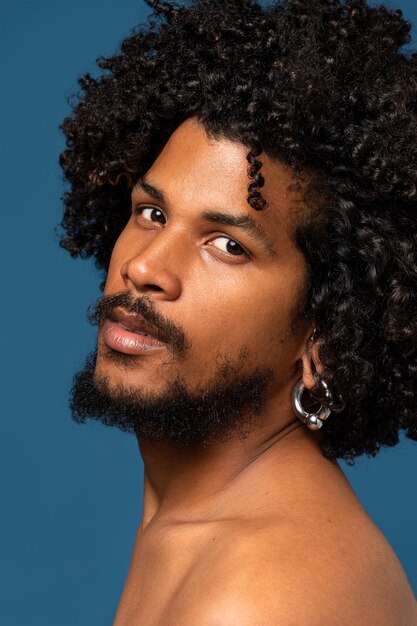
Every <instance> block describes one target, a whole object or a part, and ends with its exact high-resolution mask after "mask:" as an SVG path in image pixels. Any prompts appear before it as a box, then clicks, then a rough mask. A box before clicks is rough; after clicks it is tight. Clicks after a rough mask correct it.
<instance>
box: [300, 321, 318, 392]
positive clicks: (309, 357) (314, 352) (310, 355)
mask: <svg viewBox="0 0 417 626" xmlns="http://www.w3.org/2000/svg"><path fill="white" fill-rule="evenodd" d="M311 334H312V333H310V336H309V338H308V339H307V343H306V349H305V351H304V353H303V355H302V356H301V361H302V364H303V382H304V385H305V386H306V387H307V389H312V388H313V387H315V386H316V385H317V379H318V376H319V375H320V374H322V373H323V372H324V366H323V364H322V362H321V361H320V359H319V355H318V348H319V342H318V341H317V340H314V339H313V340H312V339H311Z"/></svg>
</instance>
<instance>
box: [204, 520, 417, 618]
mask: <svg viewBox="0 0 417 626" xmlns="http://www.w3.org/2000/svg"><path fill="white" fill-rule="evenodd" d="M360 526H361V524H359V525H358V526H357V527H356V528H355V527H353V528H350V527H349V525H347V526H344V525H343V524H342V525H340V524H337V523H336V524H331V523H330V522H328V524H327V527H326V525H325V518H323V519H321V520H317V519H314V518H312V519H311V524H310V525H309V526H305V525H304V524H297V523H290V524H278V525H277V524H275V525H270V524H265V525H262V524H259V525H258V527H256V528H252V529H251V532H250V533H242V534H241V535H240V536H239V535H238V534H237V533H232V535H233V536H231V537H230V540H231V541H230V544H229V547H228V549H226V550H224V558H223V560H222V561H221V562H220V563H219V567H218V569H217V572H216V578H217V582H216V583H214V581H213V582H212V583H211V584H210V583H209V581H207V583H208V584H207V586H206V587H205V589H206V590H208V589H210V592H208V593H207V591H206V593H205V598H204V601H203V602H202V603H199V607H200V609H199V613H200V610H201V614H200V615H198V623H199V624H200V625H201V626H229V625H230V626H238V625H239V626H271V625H272V624H279V625H280V626H303V625H305V626H316V625H317V626H319V625H320V626H323V624H328V625H330V624H331V626H351V625H352V624H357V625H358V626H360V625H363V626H417V603H416V600H415V598H414V594H413V592H412V590H411V587H410V585H409V583H408V580H407V578H406V575H405V573H404V570H403V569H402V567H401V564H400V563H399V561H398V559H397V557H396V555H395V553H394V551H393V550H392V548H391V547H390V546H389V544H388V542H387V541H386V539H385V538H384V537H383V535H382V534H381V533H380V532H379V531H378V529H377V528H376V527H375V526H374V527H372V524H370V525H366V524H365V525H364V526H363V527H362V528H360Z"/></svg>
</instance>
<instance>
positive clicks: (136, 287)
mask: <svg viewBox="0 0 417 626" xmlns="http://www.w3.org/2000/svg"><path fill="white" fill-rule="evenodd" d="M167 235H168V234H167V231H166V230H165V231H163V232H161V233H159V234H158V235H157V236H155V237H154V238H153V239H152V241H151V242H149V243H148V244H147V245H146V247H145V248H143V249H141V250H140V251H137V252H134V254H133V255H132V256H131V257H130V258H129V259H128V260H127V261H125V262H124V263H123V265H122V267H121V270H120V273H121V275H122V278H123V281H124V283H125V284H126V286H127V287H128V289H129V290H131V291H135V292H136V293H137V294H138V295H144V294H148V295H149V294H152V296H153V297H154V298H155V297H156V298H157V299H161V300H176V299H177V298H179V296H180V295H181V280H180V277H179V275H178V272H177V271H176V268H177V267H178V266H179V264H178V261H179V259H178V254H180V250H181V246H180V242H179V241H176V242H175V241H174V240H173V239H172V237H170V236H169V235H168V236H167ZM179 246H180V247H179ZM182 247H183V246H182Z"/></svg>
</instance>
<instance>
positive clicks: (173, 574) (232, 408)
mask: <svg viewBox="0 0 417 626" xmlns="http://www.w3.org/2000/svg"><path fill="white" fill-rule="evenodd" d="M149 4H151V5H152V6H154V8H155V10H156V11H157V12H160V13H163V14H164V16H165V19H166V21H167V23H168V24H169V27H165V26H164V25H162V26H161V25H160V24H158V23H157V22H156V21H155V22H154V23H153V24H151V25H150V26H149V27H148V29H149V30H146V31H145V30H143V31H140V32H137V33H136V34H135V35H133V36H132V38H130V39H128V40H127V41H125V42H124V44H123V48H122V49H123V53H122V54H121V55H120V56H118V57H114V58H113V59H110V60H107V61H104V62H103V63H102V65H103V67H105V68H106V69H108V70H110V78H109V74H107V75H106V77H104V78H102V79H101V80H99V81H94V80H93V79H91V78H90V77H85V78H84V79H83V87H84V90H85V93H84V96H83V98H82V100H81V102H80V104H79V106H78V108H77V109H76V110H75V112H74V115H73V117H72V118H71V119H67V120H66V121H65V122H64V125H63V127H64V130H65V132H66V134H67V137H68V150H67V151H66V152H65V153H64V154H63V155H62V165H63V168H64V171H65V173H66V175H67V177H68V179H69V181H70V183H71V191H70V192H69V193H68V194H67V196H66V197H65V202H66V214H65V217H64V221H63V226H64V228H65V229H66V234H65V236H64V237H63V240H62V243H63V245H64V246H65V247H66V248H67V249H69V250H70V252H71V253H72V254H73V255H76V254H84V255H92V254H94V255H95V257H96V260H97V264H98V266H99V267H101V268H103V269H104V270H105V275H106V282H105V288H104V294H103V298H102V299H100V300H99V302H98V303H97V304H96V306H95V307H94V309H93V310H92V311H91V319H92V321H94V322H97V324H98V349H97V352H95V353H94V354H93V355H91V356H90V357H89V358H88V360H87V362H86V366H85V368H84V370H83V371H82V372H80V373H79V374H77V376H76V378H75V382H74V386H73V390H72V399H71V405H72V410H73V416H74V418H75V419H76V420H77V421H79V422H82V421H85V420H86V419H87V418H94V419H99V420H101V421H103V422H104V423H105V424H108V425H113V426H117V427H119V428H122V429H123V430H126V431H130V432H133V433H135V434H136V436H137V438H138V444H139V450H140V454H141V456H142V458H143V461H144V467H145V481H144V501H143V518H142V521H141V524H140V526H139V529H138V533H137V538H136V542H135V546H134V549H133V556H132V562H131V566H130V570H129V573H128V577H127V580H126V584H125V588H124V591H123V594H122V598H121V600H120V604H119V607H118V611H117V614H116V617H115V621H114V625H115V626H139V625H140V626H177V625H180V626H197V625H198V626H255V625H257V626H258V625H259V626H271V625H280V626H290V625H291V626H299V625H305V626H315V625H317V626H319V625H320V626H323V625H328V626H351V625H352V624H355V625H363V626H416V625H417V603H416V600H415V598H414V595H413V592H412V590H411V588H410V585H409V583H408V581H407V578H406V575H405V573H404V571H403V569H402V567H401V565H400V563H399V561H398V559H397V557H396V556H395V554H394V552H393V550H392V548H391V547H390V546H389V544H388V542H387V541H386V539H385V538H384V536H383V535H382V533H381V532H380V531H379V530H378V528H377V527H376V526H375V525H374V523H373V522H372V520H371V519H370V518H369V516H368V515H367V514H366V512H365V510H364V509H363V507H362V506H361V504H360V502H359V501H358V499H357V498H356V496H355V494H354V492H353V491H352V489H351V487H350V485H349V483H348V482H347V480H346V478H345V476H344V474H343V472H342V471H341V469H340V467H339V465H338V463H337V458H338V457H339V458H346V459H353V458H354V457H355V456H358V455H360V454H363V453H367V454H372V453H374V454H375V453H376V452H377V451H378V448H379V447H380V446H381V445H393V444H394V443H395V442H396V441H395V437H396V434H397V433H398V429H399V428H400V427H402V428H405V427H408V428H409V432H410V433H411V431H412V429H413V428H414V433H415V427H416V415H415V413H414V414H412V413H411V409H410V407H411V406H412V403H411V402H410V403H409V404H407V401H408V400H409V397H410V396H411V395H412V393H414V389H413V388H412V385H411V377H407V376H409V375H408V371H411V369H412V367H414V368H415V364H416V342H417V337H416V329H415V327H411V326H410V325H409V319H411V313H412V311H413V310H414V309H412V306H413V302H412V301H411V300H412V298H406V297H405V294H406V292H405V291H404V297H403V298H402V299H401V307H400V308H398V307H396V300H395V294H396V297H397V300H400V295H401V293H402V290H405V285H408V289H410V286H411V287H412V286H414V288H416V287H417V267H416V260H415V258H411V256H410V255H411V252H409V251H410V250H411V242H412V241H413V240H414V242H415V237H416V231H415V226H414V230H413V231H410V224H411V216H412V215H415V204H414V206H413V205H412V202H411V200H410V198H411V196H412V193H413V192H412V189H411V181H412V176H414V177H415V179H416V180H417V178H416V171H417V167H416V166H417V157H416V151H415V146H413V145H412V142H411V135H407V132H405V130H404V132H403V133H402V136H401V137H400V136H399V135H396V134H395V133H396V130H395V129H396V127H398V124H399V118H401V120H402V122H403V126H402V128H404V129H405V128H406V125H405V120H406V119H407V120H408V121H409V123H410V125H411V121H412V120H414V122H415V113H412V110H413V108H412V106H411V102H413V103H414V106H415V104H416V93H415V90H414V91H411V90H410V91H409V93H408V96H406V93H407V92H406V90H405V89H404V86H405V85H406V84H407V81H409V83H410V84H411V82H412V69H411V68H412V62H411V61H410V60H408V59H406V57H402V58H401V57H400V55H399V54H398V52H397V47H398V45H399V44H400V42H401V41H402V40H405V37H406V31H407V28H406V26H405V25H404V24H405V23H404V21H403V20H402V18H401V16H400V15H399V14H398V13H394V12H391V13H390V12H388V11H386V10H383V9H380V10H376V9H375V10H372V9H369V8H368V7H366V5H365V4H364V3H363V2H353V1H352V2H350V3H349V5H347V7H346V10H345V12H342V8H341V7H335V6H333V3H330V2H328V1H326V0H313V1H312V0H309V2H308V4H307V2H304V1H301V2H295V1H294V2H289V4H288V5H287V7H286V9H285V11H282V10H279V9H278V8H277V9H276V10H274V11H271V13H269V14H267V13H266V12H265V10H262V9H260V8H259V7H258V6H257V5H254V4H253V3H252V2H242V0H241V1H240V2H237V1H232V0H230V1H227V0H223V1H212V2H203V1H202V2H198V3H192V7H190V8H187V9H184V10H182V11H179V12H178V11H175V10H174V9H173V8H172V7H171V6H170V5H165V4H164V3H161V2H156V1H153V2H149ZM195 6H198V9H199V10H198V11H195ZM193 7H194V9H193ZM303 16H304V17H303ZM329 16H331V17H332V20H333V25H329ZM266 17H267V18H268V19H266ZM220 18H221V20H220ZM393 24H396V25H397V28H394V27H393ZM337 25H338V26H337ZM400 26H401V27H402V29H403V30H402V31H401V28H400ZM364 28H366V29H368V30H367V37H368V39H367V38H365V37H364V34H363V29H364ZM274 29H275V30H274ZM323 29H324V34H325V35H326V37H325V40H326V41H328V43H326V44H325V43H324V40H323V34H322V33H323ZM326 29H330V30H331V32H332V33H333V34H334V35H335V37H334V39H333V40H331V38H329V33H326ZM343 29H344V30H345V31H346V32H347V33H350V35H349V36H350V37H351V41H350V43H349V44H347V43H345V39H346V37H347V36H346V37H345V35H343V32H344V30H343ZM355 33H360V34H355ZM383 33H386V34H387V37H388V33H390V35H389V36H390V37H391V38H392V41H393V42H394V40H395V44H396V45H395V46H394V43H392V45H391V49H390V50H389V53H388V52H387V53H386V54H387V57H388V60H389V63H388V65H387V68H386V69H385V71H384V76H383V77H382V75H381V74H380V72H379V70H378V71H377V67H379V63H380V56H381V54H382V52H383V50H385V49H387V48H389V46H388V44H387V40H388V39H387V38H386V39H384V38H383V37H381V34H383ZM252 35H253V36H252ZM336 35H337V36H336ZM355 37H356V39H355ZM286 38H287V39H286ZM359 40H361V41H362V42H363V41H366V43H361V42H360V41H359ZM285 41H287V44H293V45H292V46H291V45H288V46H287V47H285V46H284V45H283V42H285ZM352 41H353V43H352ZM268 42H269V51H270V52H269V53H270V55H271V58H269V57H267V56H266V57H265V58H264V59H263V64H262V63H260V59H261V60H262V57H261V56H260V55H261V51H265V50H267V49H268ZM296 43H297V44H298V47H297V48H296V47H295V44H296ZM319 44H320V45H319ZM359 45H362V46H365V48H366V46H368V49H367V53H366V54H365V53H364V51H363V49H361V51H360V55H362V54H365V57H364V58H366V61H367V64H366V67H365V66H364V67H360V68H357V67H356V66H357V63H358V62H359V61H358V58H357V57H356V54H358V55H359V53H356V52H355V46H359ZM303 46H304V48H303ZM174 52H176V55H174ZM360 55H359V56H360ZM274 57H276V62H275V64H274V63H273V61H272V60H271V59H272V58H274ZM307 58H310V60H311V67H313V68H314V71H313V73H312V74H311V73H310V71H309V66H307V64H306V63H303V60H304V61H305V60H306V59H307ZM331 59H333V61H332V60H331ZM196 60H197V61H198V63H197V62H196ZM336 60H337V62H338V63H339V65H340V66H339V68H338V71H336V69H333V67H334V64H335V63H336ZM343 64H345V65H343ZM391 66H392V69H391ZM272 67H274V68H275V70H274V71H276V72H277V74H276V76H275V78H274V80H272V75H271V76H269V77H268V78H267V73H268V71H267V70H268V68H272ZM399 67H401V72H399ZM328 68H330V69H328ZM347 68H350V70H349V71H350V72H351V73H350V74H349V78H350V80H351V82H352V84H351V85H350V87H349V94H350V96H349V97H347V96H346V93H345V92H344V91H343V89H344V83H346V81H347V74H346V71H347ZM229 70H232V73H231V74H229V73H228V72H229ZM294 72H295V74H296V75H294ZM232 76H233V81H234V82H233V81H231V77H232ZM336 76H339V79H338V80H339V81H340V82H339V83H337V82H335V80H336V78H335V77H336ZM399 76H400V78H399ZM413 76H415V69H414V75H413ZM326 77H327V83H326V80H325V78H326ZM222 79H223V80H224V82H223V83H222ZM279 79H282V82H281V83H279ZM382 79H383V80H385V81H386V82H385V83H384V82H383V80H382ZM303 80H304V82H303ZM198 81H200V82H198ZM265 81H267V82H265ZM286 81H287V82H286ZM315 81H317V85H320V89H321V93H322V105H323V110H318V109H317V99H316V98H317V92H315V84H314V82H315ZM355 81H356V83H355ZM361 81H362V82H361ZM372 81H373V82H372ZM381 81H382V86H381ZM401 81H403V82H402V83H401ZM341 83H343V85H342V84H341ZM414 84H415V83H414ZM245 85H247V86H248V89H247V90H246V92H245V89H244V86H245ZM262 85H263V86H264V87H263V89H264V91H263V95H262V94H260V91H259V90H260V88H261V87H262ZM277 85H279V88H277ZM398 85H400V86H402V87H403V90H402V91H401V94H402V95H401V97H400V96H399V95H398V94H399V93H400V91H399V88H398ZM377 87H378V89H381V90H382V91H381V93H386V92H388V90H389V88H390V89H391V92H390V93H392V95H391V109H390V111H391V112H392V110H393V107H394V104H395V103H396V100H395V98H398V102H397V108H398V110H397V111H396V113H397V116H398V119H397V118H396V119H394V115H392V119H391V118H390V116H389V115H387V113H386V108H384V107H386V102H387V100H386V99H385V101H384V100H383V98H382V96H381V98H380V99H379V100H378V94H380V92H379V91H378V89H377ZM371 88H372V89H371ZM360 89H361V90H362V91H360ZM370 91H373V93H374V101H373V102H372V103H370V102H368V101H367V98H368V95H369V92H370ZM330 93H331V94H332V97H333V102H332V106H331V107H327V108H326V104H325V103H326V102H327V98H329V94H330ZM349 94H348V95H349ZM358 94H359V95H358ZM295 95H296V96H297V97H298V98H299V99H300V102H301V105H300V106H299V107H298V104H297V102H298V101H297V99H296V98H295ZM369 97H370V96H369ZM406 97H408V98H409V102H408V103H407V102H406V101H405V98H406ZM355 98H356V99H357V101H359V99H360V98H362V100H361V102H362V104H361V109H360V110H362V115H363V117H362V118H361V117H360V115H359V109H358V110H357V109H354V107H355V106H356V105H355ZM413 98H414V100H412V99H413ZM274 99H275V100H274ZM366 103H367V104H366ZM371 104H372V106H373V118H372V121H369V117H367V113H366V111H367V109H366V106H369V107H371ZM343 106H344V107H345V108H344V109H343V108H342V107H343ZM268 107H269V108H268ZM349 107H351V108H349ZM352 107H353V108H352ZM378 107H379V108H378ZM301 110H302V111H304V113H305V115H304V117H303V118H302V119H301V121H300V118H299V117H298V116H299V115H300V111H301ZM353 110H354V111H355V114H356V117H355V116H353V113H352V111H353ZM414 110H415V109H414ZM284 111H285V115H284ZM280 115H281V117H280ZM314 115H315V116H316V117H315V119H314V121H313V117H312V116H314ZM326 115H327V117H326ZM349 115H351V117H352V119H351V121H350V122H349V123H348V121H347V120H348V119H349ZM378 115H380V117H378ZM413 115H414V117H413ZM310 116H311V118H310ZM401 116H402V117H401ZM390 120H391V121H390ZM343 124H345V126H343ZM372 124H374V125H375V128H374V130H375V131H376V130H377V129H378V128H379V129H381V128H382V124H384V126H383V128H384V133H385V134H386V136H382V135H381V134H378V133H377V132H376V133H375V134H373V135H372V133H370V127H371V126H372ZM390 124H392V127H391V125H390ZM297 125H298V126H297ZM365 127H366V128H367V130H368V135H369V137H371V135H372V139H370V138H368V140H367V139H366V136H365V135H362V134H361V132H364V128H365ZM300 128H302V130H303V133H302V134H303V136H304V139H305V143H304V144H302V143H301V132H300ZM331 128H333V131H332V132H333V135H332V134H331V133H330V129H331ZM338 128H339V129H340V131H342V130H343V131H344V132H343V133H342V132H341V133H340V134H339V135H338V136H336V130H337V129H338ZM407 128H408V127H407ZM335 129H336V130H335ZM348 131H350V132H348ZM354 131H356V135H355V134H354ZM274 132H275V133H276V134H275V135H274ZM325 132H327V133H328V135H326V136H324V135H322V134H321V133H325ZM390 133H391V134H390ZM410 133H411V131H410ZM394 137H395V140H396V141H397V142H402V143H401V146H399V145H397V146H396V148H399V147H401V153H400V154H399V155H398V154H394V152H395V151H392V154H391V156H390V152H389V151H387V150H385V152H384V158H385V160H386V163H385V165H384V164H381V162H380V161H379V162H377V161H376V160H375V159H376V156H377V155H378V154H382V151H383V149H384V147H386V145H387V142H389V141H394ZM279 138H280V140H279ZM289 138H291V139H292V141H290V140H289ZM343 138H344V139H343ZM390 138H391V139H390ZM342 139H343V141H344V143H340V142H342ZM360 140H361V141H362V142H365V144H363V143H361V142H360ZM314 141H315V143H314ZM366 141H369V144H367V143H366ZM297 142H298V143H297ZM332 142H333V143H332ZM371 146H372V150H373V151H374V152H373V153H372V155H370V152H369V151H370V150H371ZM355 147H356V148H357V150H358V151H360V150H361V151H362V152H361V153H360V155H359V152H358V154H356V153H354V148H355ZM331 148H332V150H331ZM338 149H339V151H338ZM413 149H414V152H413ZM330 154H332V157H331V159H330V157H329V155H330ZM355 154H356V157H355ZM402 154H407V159H405V157H403V156H402ZM347 155H348V156H347ZM371 157H372V158H373V159H374V160H373V161H372V159H371ZM390 158H391V161H390ZM297 159H298V160H297ZM326 159H327V160H326ZM349 159H350V160H349ZM403 159H404V160H403ZM413 159H414V161H413ZM410 161H412V163H411V165H410ZM248 162H249V166H248ZM372 163H373V164H374V167H379V168H380V169H382V168H383V167H387V168H388V169H389V168H391V169H390V171H391V172H395V174H396V176H393V175H392V176H391V178H390V185H383V184H382V183H381V181H380V180H379V179H378V178H377V177H376V176H375V179H372V180H371V182H370V181H369V180H362V179H361V178H360V177H359V178H358V176H359V174H358V173H359V172H362V175H363V176H364V172H365V171H367V170H366V168H367V167H370V164H372ZM301 165H302V166H303V167H301ZM342 166H343V167H342ZM412 166H413V167H412ZM355 167H356V170H355V169H354V168H355ZM349 168H350V169H349ZM301 174H302V175H301ZM369 177H370V178H372V177H371V175H369ZM400 181H401V184H402V187H401V191H400ZM406 182H408V183H409V186H408V187H407V186H406V185H405V183H406ZM297 183H298V184H297ZM261 190H262V191H261ZM248 193H249V195H248ZM332 194H333V195H332ZM407 194H409V195H407ZM129 196H130V200H129V202H128V198H129ZM387 198H389V202H388V201H387ZM359 199H360V200H361V202H359ZM393 202H395V203H396V204H395V207H396V210H397V213H396V214H395V215H394V214H393V212H391V211H390V210H389V209H390V207H391V206H392V203H393ZM375 204H378V209H379V213H378V217H376V216H375V215H373V214H372V210H373V208H374V206H375ZM128 206H129V211H127V207H128ZM413 211H414V213H413ZM396 215H397V216H398V215H401V220H400V219H399V218H398V219H397V217H396ZM407 220H409V221H407ZM370 242H371V243H373V248H371V247H370ZM400 244H401V245H400ZM407 244H408V245H407ZM414 249H415V248H414ZM378 252H380V253H381V254H380V256H378V254H377V253H378ZM387 254H389V260H390V264H389V263H388V262H387V261H386V255H387ZM398 267H400V268H401V269H402V275H401V276H402V277H403V279H404V280H403V281H402V280H401V279H400V275H399V274H398V272H397V268H398ZM383 285H384V289H383V288H382V287H383ZM387 285H388V286H387ZM394 292H395V293H394ZM407 293H408V294H410V291H408V292H407ZM407 307H408V308H407ZM414 307H415V304H414ZM414 311H415V310H414ZM401 325H402V326H401ZM394 326H395V329H394ZM413 329H414V330H413ZM394 331H395V332H394ZM384 337H385V339H384ZM413 346H414V347H413ZM393 368H394V369H395V372H396V376H397V381H398V384H397V388H396V387H395V386H393V384H392V380H393V378H390V372H392V370H393ZM413 371H414V370H413ZM381 381H383V382H381ZM400 387H401V388H405V389H406V391H407V393H404V394H403V395H401V394H400V392H399V388H400ZM391 398H392V402H393V403H394V405H395V406H396V407H397V414H395V412H393V411H392V405H391V404H390V401H391V400H390V399H391ZM407 399H408V400H407ZM377 400H379V402H378V403H377ZM400 417H401V418H402V421H401V423H400Z"/></svg>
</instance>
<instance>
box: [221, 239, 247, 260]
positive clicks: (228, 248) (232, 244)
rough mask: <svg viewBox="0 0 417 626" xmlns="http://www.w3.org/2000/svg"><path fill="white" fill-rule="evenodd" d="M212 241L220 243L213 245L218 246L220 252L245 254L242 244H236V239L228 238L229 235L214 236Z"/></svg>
mask: <svg viewBox="0 0 417 626" xmlns="http://www.w3.org/2000/svg"><path fill="white" fill-rule="evenodd" d="M213 241H218V242H219V243H220V245H216V246H215V247H216V248H219V250H221V251H222V252H226V253H227V254H232V255H233V256H247V254H246V251H245V250H244V249H243V248H242V246H241V245H240V244H238V243H237V241H234V239H230V237H224V236H223V237H216V238H215V239H213Z"/></svg>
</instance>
